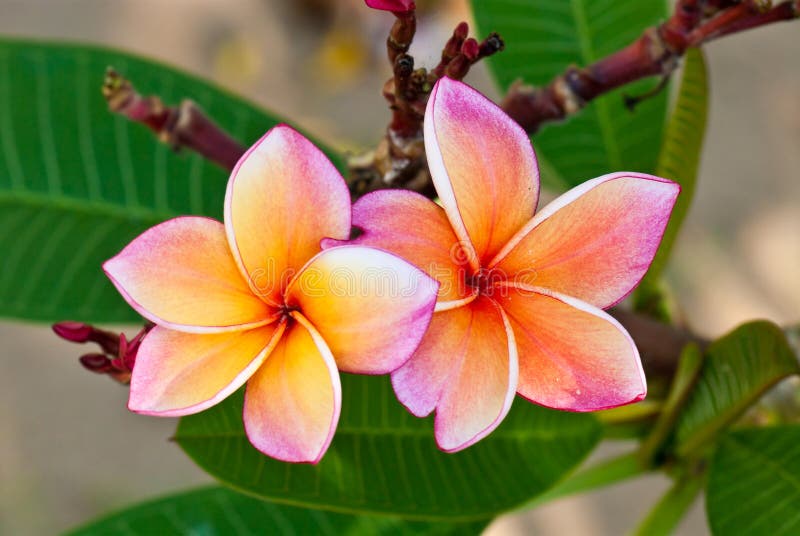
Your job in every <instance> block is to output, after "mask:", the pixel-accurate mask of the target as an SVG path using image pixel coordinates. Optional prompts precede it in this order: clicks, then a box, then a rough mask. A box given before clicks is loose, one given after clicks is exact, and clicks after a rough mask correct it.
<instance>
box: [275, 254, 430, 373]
mask: <svg viewBox="0 0 800 536" xmlns="http://www.w3.org/2000/svg"><path fill="white" fill-rule="evenodd" d="M438 286H439V285H438V283H437V282H436V281H435V280H434V279H432V278H431V277H429V276H428V275H427V274H425V273H424V272H423V271H422V270H420V269H419V268H416V267H415V266H413V265H411V264H409V263H408V262H406V261H404V260H402V259H400V258H399V257H396V256H395V255H392V254H390V253H387V252H385V251H381V250H378V249H375V248H370V247H365V246H341V247H334V248H331V249H327V250H325V251H323V252H322V253H320V254H319V255H317V256H316V257H314V258H313V259H312V260H311V261H309V263H308V265H306V267H305V268H303V270H302V271H301V273H300V274H299V275H298V277H297V278H296V279H295V280H293V281H292V283H291V284H290V286H289V288H288V290H287V304H288V305H289V306H292V307H297V308H298V309H299V310H301V311H303V315H305V316H306V317H307V318H308V320H309V322H311V323H312V324H313V325H314V327H315V328H316V329H317V330H318V331H319V332H320V334H321V335H322V337H323V338H324V340H325V342H326V343H327V344H328V346H329V347H330V349H331V351H332V352H333V355H334V356H336V362H337V364H338V366H339V369H340V370H342V371H345V372H356V373H361V374H385V373H388V372H391V371H392V370H394V369H396V368H397V367H399V366H400V365H402V364H403V363H404V362H405V361H406V360H407V359H408V358H409V357H410V356H411V354H412V353H413V352H414V350H415V349H416V348H417V346H418V345H419V342H420V340H421V339H422V336H423V335H424V333H425V330H426V329H427V327H428V324H429V322H430V318H431V315H432V313H433V309H434V306H435V304H436V295H437V291H438Z"/></svg>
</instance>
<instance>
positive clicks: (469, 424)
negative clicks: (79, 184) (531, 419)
mask: <svg viewBox="0 0 800 536" xmlns="http://www.w3.org/2000/svg"><path fill="white" fill-rule="evenodd" d="M468 307H470V308H471V309H472V322H471V325H470V328H469V331H468V332H467V333H466V334H465V338H464V339H463V340H462V344H461V352H463V358H462V360H461V364H460V366H459V367H458V368H456V369H454V370H453V371H452V372H451V373H450V378H449V379H448V381H447V383H446V385H445V389H444V391H443V392H442V397H441V399H440V400H439V403H438V404H437V406H436V420H435V421H434V426H435V435H436V442H437V443H438V445H439V448H441V449H442V450H444V451H446V452H455V451H458V450H462V449H465V448H467V447H469V446H470V445H474V444H475V443H477V442H478V441H480V440H481V439H483V438H484V437H486V436H487V435H489V434H490V433H491V432H492V431H493V430H494V429H495V428H497V426H498V425H499V424H500V423H501V422H502V421H503V419H504V418H505V416H506V415H507V414H508V411H509V410H510V409H511V403H512V402H513V401H514V395H515V394H516V390H517V381H518V379H517V378H518V373H519V370H518V362H517V347H516V344H515V342H514V333H513V331H512V330H511V326H510V324H509V323H508V319H507V318H506V315H505V313H504V312H503V310H502V309H501V308H500V307H498V306H497V304H496V303H494V302H493V301H492V300H489V299H487V298H478V299H477V300H475V301H474V302H472V303H471V304H470V305H469V306H468Z"/></svg>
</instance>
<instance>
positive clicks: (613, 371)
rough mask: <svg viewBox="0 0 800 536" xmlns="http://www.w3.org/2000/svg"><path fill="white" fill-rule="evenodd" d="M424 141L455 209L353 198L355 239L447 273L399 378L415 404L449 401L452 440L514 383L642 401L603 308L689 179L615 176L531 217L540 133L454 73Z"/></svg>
mask: <svg viewBox="0 0 800 536" xmlns="http://www.w3.org/2000/svg"><path fill="white" fill-rule="evenodd" d="M425 149H426V151H427V156H428V163H429V166H430V170H431V175H432V177H433V183H434V186H435V187H436V191H437V192H438V194H439V198H440V200H441V204H442V206H443V207H444V208H442V207H440V206H439V205H437V204H435V203H433V202H432V201H429V200H428V199H426V198H424V197H422V196H420V195H417V194H414V193H411V192H406V191H399V190H391V191H378V192H374V193H371V194H368V195H366V196H364V197H363V198H362V199H361V200H359V201H358V202H357V203H356V204H355V206H354V208H353V224H354V225H355V226H356V227H358V228H361V229H362V230H363V234H362V235H361V236H360V237H358V238H357V239H356V240H354V241H353V242H351V243H357V244H361V245H371V246H375V247H380V248H383V249H385V250H387V251H392V252H394V253H396V254H397V255H399V256H401V257H403V258H406V259H408V260H410V261H411V262H413V263H414V264H416V265H417V266H419V267H421V268H423V269H424V270H426V271H428V272H429V273H430V274H431V275H434V276H435V277H436V278H437V279H438V280H439V282H440V283H441V287H440V290H439V301H438V303H437V307H436V310H437V311H438V312H437V313H436V314H435V315H434V318H433V321H432V322H431V326H430V329H429V331H428V333H427V335H426V336H425V338H424V339H423V341H422V344H421V345H420V347H419V349H418V350H417V352H416V353H415V354H414V356H413V357H412V358H411V359H410V360H409V361H408V362H407V363H406V364H405V365H403V366H402V367H400V369H398V370H397V371H395V372H394V373H393V374H392V384H393V386H394V390H395V392H396V394H397V397H398V398H399V399H400V401H401V402H402V403H403V404H404V405H405V406H406V407H407V408H408V410H409V411H410V412H411V413H413V414H414V415H417V416H420V417H423V416H426V415H429V414H430V413H431V412H432V411H434V410H436V419H435V433H436V440H437V442H438V444H439V446H440V448H441V449H443V450H445V451H457V450H460V449H463V448H465V447H468V446H470V445H472V444H474V443H475V442H476V441H478V440H480V439H481V438H483V437H485V436H486V435H487V434H489V433H490V432H491V431H492V430H494V429H495V428H496V427H497V426H498V425H499V424H500V422H501V421H502V420H503V418H504V417H505V416H506V414H507V413H508V411H509V409H510V407H511V403H512V401H513V400H514V395H515V393H519V394H520V395H521V396H523V397H524V398H526V399H528V400H530V401H532V402H535V403H537V404H540V405H543V406H547V407H551V408H558V409H565V410H571V411H593V410H599V409H605V408H612V407H615V406H619V405H622V404H627V403H630V402H635V401H638V400H641V399H642V398H644V396H645V394H646V391H647V388H646V384H645V378H644V374H643V372H642V366H641V362H640V359H639V354H638V351H637V349H636V346H635V345H634V343H633V341H632V340H631V338H630V336H629V335H628V333H627V332H626V331H625V330H624V329H623V328H622V326H620V324H619V323H618V322H617V321H616V320H615V319H614V318H612V317H611V316H609V315H608V314H606V313H605V312H603V311H602V309H605V308H607V307H610V306H612V305H614V304H616V303H617V302H619V301H620V300H622V299H623V298H624V297H625V296H626V295H627V294H628V293H629V292H631V290H632V289H633V288H634V287H635V286H636V285H637V284H638V282H639V281H640V280H641V278H642V276H643V275H644V273H645V272H646V271H647V268H648V267H649V265H650V263H651V262H652V259H653V256H654V255H655V252H656V249H657V247H658V244H659V242H660V240H661V236H662V235H663V233H664V229H665V227H666V225H667V220H668V219H669V215H670V212H671V210H672V207H673V205H674V203H675V199H676V197H677V195H678V192H679V190H680V188H679V186H678V185H677V184H675V183H673V182H671V181H668V180H665V179H661V178H658V177H653V176H650V175H643V174H639V173H613V174H610V175H605V176H603V177H599V178H596V179H593V180H590V181H588V182H586V183H584V184H582V185H580V186H578V187H577V188H574V189H573V190H571V191H569V192H567V193H565V194H564V195H562V196H561V197H559V198H558V199H556V200H555V201H553V202H552V203H551V204H550V205H548V206H547V207H545V208H544V209H542V210H540V211H539V212H538V214H536V215H535V216H534V211H535V209H536V205H537V201H538V194H539V173H538V168H537V163H536V157H535V155H534V152H533V149H532V147H531V144H530V141H529V139H528V136H527V135H526V134H525V132H524V131H523V130H522V129H521V128H520V127H519V126H518V125H517V124H516V123H515V122H514V121H513V120H511V119H510V118H509V117H508V116H506V115H505V113H504V112H503V111H502V110H501V109H500V108H499V107H497V106H496V105H495V104H493V103H492V102H491V101H489V100H488V99H486V98H485V97H484V96H482V95H481V94H480V93H478V92H476V91H475V90H473V89H471V88H470V87H468V86H466V85H464V84H462V83H460V82H455V81H453V80H450V79H442V80H440V81H439V82H438V84H437V85H436V87H434V90H433V92H432V94H431V97H430V100H429V102H428V107H427V110H426V112H425Z"/></svg>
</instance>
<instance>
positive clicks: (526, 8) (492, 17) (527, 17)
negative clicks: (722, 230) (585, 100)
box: [472, 0, 667, 189]
mask: <svg viewBox="0 0 800 536" xmlns="http://www.w3.org/2000/svg"><path fill="white" fill-rule="evenodd" d="M472 9H473V11H474V14H475V21H476V22H477V24H478V28H479V30H480V31H479V33H480V34H482V35H485V34H487V33H488V32H492V31H496V32H498V33H499V34H500V35H501V36H502V37H503V39H504V41H505V43H506V47H505V50H504V51H503V52H502V53H500V54H496V55H494V56H492V57H491V58H489V65H490V68H491V70H492V72H493V73H494V75H495V78H496V79H497V82H498V83H499V85H500V88H501V89H502V90H503V91H506V90H508V88H509V86H510V85H511V84H512V83H513V82H514V81H515V80H517V79H518V78H521V79H522V80H523V81H524V82H526V83H528V84H533V85H537V86H542V85H545V84H547V83H548V82H549V81H550V80H552V79H553V78H554V77H555V76H556V75H559V74H561V73H563V72H564V70H565V69H566V68H567V67H568V66H569V65H570V64H577V65H579V66H582V67H585V66H587V65H589V64H591V63H593V62H595V61H597V60H599V59H601V58H603V57H605V56H607V55H609V54H611V53H613V52H616V51H618V50H620V49H621V48H623V47H624V46H626V45H628V44H630V43H631V42H633V41H634V40H635V39H637V38H638V37H639V36H640V35H641V33H642V31H643V30H644V29H645V28H646V27H648V26H653V25H655V24H657V23H659V22H660V21H661V20H662V19H664V18H665V17H666V13H667V2H664V1H662V0H650V1H647V2H619V1H615V0H473V1H472ZM655 84H656V81H655V80H646V81H641V82H639V83H635V84H629V85H626V86H625V87H624V88H623V89H620V90H616V91H612V92H611V93H609V94H607V95H604V96H602V97H599V98H597V99H595V100H594V101H592V102H591V103H589V105H588V106H587V107H586V108H584V109H583V110H582V111H581V112H580V113H578V114H577V115H576V116H574V117H572V118H571V119H569V120H568V121H567V122H566V123H563V124H551V125H549V126H546V127H545V128H544V129H543V130H542V131H541V132H539V133H537V134H535V135H534V136H533V143H534V147H535V148H536V151H537V154H538V155H539V156H540V159H543V160H545V161H546V162H548V163H549V166H550V167H551V168H553V169H555V171H556V172H557V173H558V174H559V175H560V176H561V177H562V178H563V179H564V181H565V183H564V184H554V183H553V181H547V179H548V176H549V175H547V174H544V175H543V180H545V181H546V182H545V184H546V185H547V186H549V187H551V188H558V189H561V188H563V187H565V186H575V185H577V184H580V183H581V182H583V181H585V180H587V179H591V178H592V177H596V176H598V175H602V174H604V173H608V172H612V171H641V172H649V173H652V172H653V171H655V168H656V161H657V159H658V148H659V147H660V146H661V139H662V131H663V126H664V118H665V114H666V105H667V95H666V93H665V92H661V93H660V94H659V95H656V96H654V97H652V98H650V99H647V100H645V101H644V102H642V103H640V104H639V105H638V106H637V107H636V109H635V111H633V112H631V111H629V110H628V109H626V108H625V106H624V104H623V100H622V94H623V92H624V93H627V94H631V95H637V94H640V93H644V92H646V91H647V90H649V89H651V88H652V87H653V86H654V85H655Z"/></svg>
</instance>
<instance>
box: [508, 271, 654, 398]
mask: <svg viewBox="0 0 800 536" xmlns="http://www.w3.org/2000/svg"><path fill="white" fill-rule="evenodd" d="M506 290H508V292H507V293H505V296H504V297H503V298H498V299H499V300H500V303H501V306H502V307H503V309H504V310H505V311H506V313H507V314H508V317H509V319H510V320H511V325H512V327H513V329H514V335H515V338H516V341H517V350H518V351H519V387H518V388H517V391H518V392H519V394H520V395H522V396H524V397H525V398H527V399H529V400H531V401H532V402H535V403H537V404H541V405H542V406H547V407H551V408H556V409H565V410H570V411H594V410H600V409H607V408H613V407H616V406H621V405H623V404H628V403H630V402H636V401H639V400H641V399H643V398H644V397H645V395H646V394H647V385H646V382H645V377H644V372H643V371H642V364H641V361H640V359H639V352H638V351H637V349H636V345H635V344H634V342H633V340H632V339H631V337H630V335H628V333H627V332H626V331H625V329H624V328H623V327H622V326H621V325H620V324H619V322H617V321H616V320H615V319H614V318H612V317H611V316H609V315H608V314H607V313H605V312H604V311H602V310H600V309H598V308H596V307H593V306H592V305H589V304H587V303H584V302H581V301H579V300H577V299H575V298H571V297H567V296H563V295H559V294H556V293H554V292H550V291H548V290H547V289H541V288H536V287H526V286H520V285H518V286H516V287H509V288H507V289H506Z"/></svg>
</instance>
